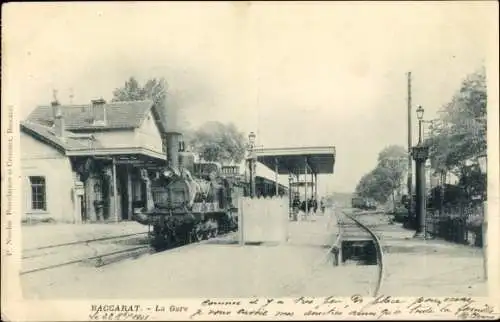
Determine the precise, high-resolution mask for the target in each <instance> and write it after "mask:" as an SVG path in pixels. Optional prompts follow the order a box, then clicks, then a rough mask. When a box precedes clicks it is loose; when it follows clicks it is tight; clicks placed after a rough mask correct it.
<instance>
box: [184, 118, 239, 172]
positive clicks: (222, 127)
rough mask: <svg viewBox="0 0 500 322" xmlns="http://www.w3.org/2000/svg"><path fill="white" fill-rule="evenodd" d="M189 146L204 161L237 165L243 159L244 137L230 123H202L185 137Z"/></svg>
mask: <svg viewBox="0 0 500 322" xmlns="http://www.w3.org/2000/svg"><path fill="white" fill-rule="evenodd" d="M187 141H188V144H189V146H190V147H191V148H192V149H193V150H194V151H195V152H197V153H198V154H199V155H200V157H202V158H203V159H205V160H206V161H214V162H221V163H223V164H225V163H239V162H241V161H242V160H243V158H244V157H245V135H244V134H243V133H242V132H239V131H238V129H237V128H236V126H235V125H234V124H232V123H229V124H223V123H221V122H217V121H210V122H206V123H204V124H203V125H202V126H200V127H199V128H198V129H197V130H196V131H194V132H192V133H189V134H188V135H187Z"/></svg>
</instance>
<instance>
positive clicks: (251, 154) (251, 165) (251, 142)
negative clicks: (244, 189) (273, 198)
mask: <svg viewBox="0 0 500 322" xmlns="http://www.w3.org/2000/svg"><path fill="white" fill-rule="evenodd" d="M255 137H256V135H255V133H254V132H250V134H248V169H249V172H250V178H249V179H250V196H251V197H252V198H253V197H255V164H256V159H257V157H256V155H255Z"/></svg>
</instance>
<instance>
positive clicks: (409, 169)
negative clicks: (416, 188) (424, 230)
mask: <svg viewBox="0 0 500 322" xmlns="http://www.w3.org/2000/svg"><path fill="white" fill-rule="evenodd" d="M411 129H412V126H411V72H408V182H407V184H408V200H409V203H408V215H409V216H410V218H411V214H412V205H413V191H412V190H413V182H412V177H413V169H412V162H413V160H412V156H411V151H412V142H411V141H412V140H411V139H412V131H411Z"/></svg>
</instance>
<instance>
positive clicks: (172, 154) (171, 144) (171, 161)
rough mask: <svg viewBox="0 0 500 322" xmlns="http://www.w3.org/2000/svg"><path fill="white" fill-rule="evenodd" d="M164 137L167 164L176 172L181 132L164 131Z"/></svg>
mask: <svg viewBox="0 0 500 322" xmlns="http://www.w3.org/2000/svg"><path fill="white" fill-rule="evenodd" d="M165 138H166V141H167V164H168V166H169V167H170V168H171V169H172V170H174V172H177V171H178V170H179V150H180V144H181V142H182V140H181V138H182V133H179V132H166V133H165Z"/></svg>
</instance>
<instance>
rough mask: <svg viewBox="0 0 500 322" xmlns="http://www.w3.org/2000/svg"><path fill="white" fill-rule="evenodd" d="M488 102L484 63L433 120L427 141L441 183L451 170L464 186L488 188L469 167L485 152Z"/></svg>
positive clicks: (465, 81)
mask: <svg viewBox="0 0 500 322" xmlns="http://www.w3.org/2000/svg"><path fill="white" fill-rule="evenodd" d="M486 104H487V89H486V72H485V69H484V67H482V68H480V69H479V70H478V71H476V72H474V73H472V74H470V75H467V77H466V78H465V79H464V81H463V82H462V84H461V87H460V89H459V91H457V93H455V95H454V96H453V97H452V98H451V100H450V102H448V103H447V104H445V105H444V106H443V107H442V109H441V116H440V118H439V119H438V120H436V121H434V122H433V123H432V125H431V128H430V132H431V136H430V137H429V138H428V139H427V140H426V142H425V144H427V145H428V146H429V152H430V160H431V167H432V169H433V170H434V171H435V172H436V173H439V174H440V175H441V185H445V184H446V182H445V178H446V174H447V173H448V172H451V173H453V174H454V175H455V176H457V177H459V178H460V180H461V183H462V184H461V185H462V187H463V188H464V189H466V188H467V187H469V186H470V185H472V186H474V187H473V188H472V189H473V190H474V193H476V194H477V193H479V191H477V190H478V189H481V187H483V188H482V189H484V190H485V189H486V188H485V186H484V183H481V180H482V179H481V178H479V176H477V175H476V174H474V172H471V171H469V170H468V167H469V163H470V161H474V160H475V159H476V158H477V157H478V156H480V155H482V154H485V153H486V130H487V129H486V122H487V105H486ZM483 181H484V180H483ZM441 191H442V193H444V192H445V191H444V190H441ZM483 194H484V191H483ZM441 200H444V197H443V196H442V197H441Z"/></svg>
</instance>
